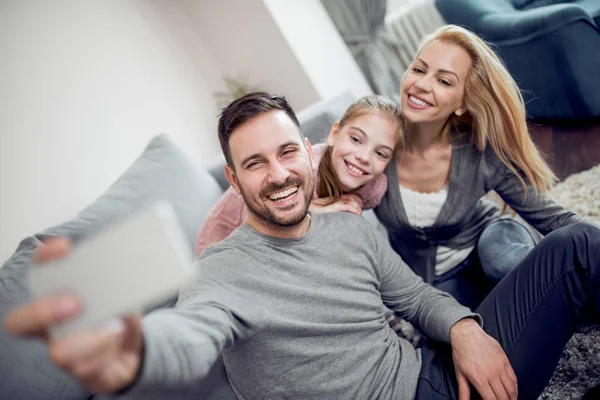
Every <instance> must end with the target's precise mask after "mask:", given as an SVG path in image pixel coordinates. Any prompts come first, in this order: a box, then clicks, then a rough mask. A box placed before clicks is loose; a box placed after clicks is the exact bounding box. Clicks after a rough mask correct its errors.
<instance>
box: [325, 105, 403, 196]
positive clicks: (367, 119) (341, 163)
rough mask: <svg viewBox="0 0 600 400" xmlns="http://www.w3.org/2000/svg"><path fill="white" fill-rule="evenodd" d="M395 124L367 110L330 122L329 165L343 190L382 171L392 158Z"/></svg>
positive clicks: (395, 137) (357, 184)
mask: <svg viewBox="0 0 600 400" xmlns="http://www.w3.org/2000/svg"><path fill="white" fill-rule="evenodd" d="M397 135H398V124H397V122H395V121H393V120H391V119H390V118H389V117H386V116H384V115H381V114H380V113H378V112H369V113H367V114H363V115H361V116H358V117H356V118H354V119H351V120H350V121H347V122H346V123H345V125H344V126H340V125H339V124H338V123H337V122H336V123H335V124H334V125H333V128H332V129H331V132H330V134H329V138H328V139H327V142H328V144H329V145H330V146H332V152H331V164H332V167H333V169H334V170H335V173H336V175H337V177H338V180H339V182H340V184H341V188H340V189H341V190H342V191H343V192H351V191H353V190H355V189H358V188H359V187H361V186H362V185H364V184H365V183H367V182H369V181H370V180H371V179H373V178H374V177H376V176H377V175H379V174H381V173H383V170H384V169H385V167H386V166H387V164H388V162H389V161H390V159H391V158H392V154H393V152H394V147H395V145H396V139H397Z"/></svg>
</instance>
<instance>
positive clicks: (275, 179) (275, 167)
mask: <svg viewBox="0 0 600 400" xmlns="http://www.w3.org/2000/svg"><path fill="white" fill-rule="evenodd" d="M289 176H290V171H288V169H287V168H286V167H285V166H284V165H282V164H280V163H273V164H271V165H270V168H269V177H268V178H269V183H276V184H281V183H284V182H285V181H286V180H287V178H288V177H289Z"/></svg>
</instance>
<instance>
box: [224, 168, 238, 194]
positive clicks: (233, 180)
mask: <svg viewBox="0 0 600 400" xmlns="http://www.w3.org/2000/svg"><path fill="white" fill-rule="evenodd" d="M225 178H227V180H228V181H229V184H230V185H231V187H232V188H233V190H234V191H235V192H236V193H237V194H240V188H239V186H238V182H237V176H236V175H235V171H234V170H233V168H231V167H230V166H229V164H227V165H225Z"/></svg>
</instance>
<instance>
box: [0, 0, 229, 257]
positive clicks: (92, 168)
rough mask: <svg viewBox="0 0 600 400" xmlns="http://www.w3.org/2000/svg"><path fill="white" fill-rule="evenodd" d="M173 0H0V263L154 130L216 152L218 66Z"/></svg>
mask: <svg viewBox="0 0 600 400" xmlns="http://www.w3.org/2000/svg"><path fill="white" fill-rule="evenodd" d="M177 4H178V3H176V2H149V1H148V2H147V1H141V0H138V1H120V0H104V1H97V2H81V1H69V0H65V1H60V2H47V1H45V0H36V1H33V0H28V1H2V2H0V57H1V61H0V188H1V190H2V192H1V197H0V264H1V263H2V262H3V261H4V260H5V259H6V258H7V257H8V256H9V255H10V254H11V253H12V251H14V249H15V247H16V245H17V244H18V241H19V240H20V239H21V238H23V237H25V236H27V235H29V234H32V233H34V232H36V231H38V230H41V229H43V228H45V227H48V226H50V225H53V224H56V223H60V222H62V221H63V220H64V219H66V218H69V217H71V216H73V215H74V214H75V213H76V212H78V211H79V210H80V209H81V208H83V207H84V206H85V205H87V204H88V203H90V202H91V201H93V199H95V198H96V197H97V196H98V195H100V194H101V193H102V192H103V191H104V190H105V189H106V188H107V187H108V186H109V185H110V183H112V182H113V181H114V180H115V179H116V178H117V177H118V176H119V174H120V173H121V172H122V171H123V170H125V169H126V168H127V166H129V165H130V164H131V162H132V161H133V160H134V159H135V158H136V157H137V156H138V155H139V154H140V152H141V151H142V149H143V147H144V146H145V145H146V143H147V142H148V140H149V139H150V138H151V137H152V136H154V135H156V134H157V133H159V132H167V133H169V134H170V135H171V136H172V137H173V138H174V140H175V141H176V143H178V144H179V145H181V146H182V147H183V148H185V150H186V151H188V152H189V154H191V155H193V156H194V157H197V158H198V159H199V160H204V159H208V158H211V157H214V156H215V155H216V154H220V150H219V148H218V141H217V139H216V114H217V110H216V108H215V106H214V100H213V98H212V92H213V91H214V90H215V89H218V88H221V83H220V71H219V68H218V67H217V64H216V62H215V61H214V60H213V59H212V57H211V55H210V53H209V52H208V51H207V47H206V46H205V45H204V44H203V42H202V39H201V36H200V35H199V34H198V32H197V31H196V27H195V23H193V22H191V21H190V19H189V17H188V15H187V12H186V11H185V10H182V9H181V8H180V7H179V6H178V5H177Z"/></svg>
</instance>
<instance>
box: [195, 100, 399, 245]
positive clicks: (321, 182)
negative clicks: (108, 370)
mask: <svg viewBox="0 0 600 400" xmlns="http://www.w3.org/2000/svg"><path fill="white" fill-rule="evenodd" d="M402 127H403V119H402V114H401V113H400V108H399V106H398V104H396V103H395V102H393V101H392V100H389V99H386V98H385V97H382V96H365V97H362V98H360V99H358V100H357V101H356V102H354V103H353V104H352V105H351V106H350V107H349V108H348V109H347V110H346V113H345V114H344V116H343V117H342V119H341V120H340V121H339V122H336V123H334V124H333V126H332V128H331V132H330V133H329V137H328V139H327V144H319V145H315V146H314V147H313V153H314V161H315V163H314V165H313V167H314V168H315V178H316V185H315V193H314V196H313V199H314V200H313V202H312V203H311V206H310V211H311V212H313V213H324V212H335V211H349V212H353V213H355V214H360V213H361V211H362V209H370V208H373V207H375V206H376V205H377V204H379V202H380V201H381V198H382V196H383V194H384V192H385V190H386V187H387V180H386V177H385V176H384V174H383V171H384V169H385V167H386V166H387V164H388V163H389V161H390V160H391V159H392V157H393V154H394V148H395V147H396V144H397V143H398V142H401V138H402V133H403V129H402ZM245 219H246V207H245V206H244V200H243V199H242V197H241V196H238V195H237V194H236V193H235V192H234V191H233V189H232V188H229V189H228V190H227V191H226V192H225V193H224V194H223V196H222V197H221V199H220V200H219V202H217V204H215V206H214V207H213V208H212V209H211V211H210V212H209V215H208V216H207V218H206V220H205V222H204V224H203V225H202V227H201V228H200V231H199V232H198V236H197V239H196V249H195V253H196V255H199V254H200V253H201V252H202V250H204V249H205V248H206V247H208V246H210V245H211V244H213V243H216V242H219V241H221V240H223V239H224V238H226V237H227V236H229V234H230V233H231V232H233V231H234V230H235V229H236V228H237V227H239V226H240V225H242V223H243V222H244V220H245Z"/></svg>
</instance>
